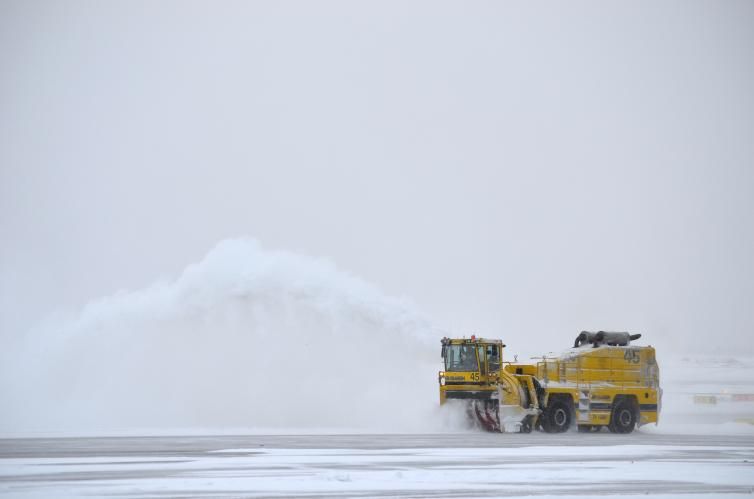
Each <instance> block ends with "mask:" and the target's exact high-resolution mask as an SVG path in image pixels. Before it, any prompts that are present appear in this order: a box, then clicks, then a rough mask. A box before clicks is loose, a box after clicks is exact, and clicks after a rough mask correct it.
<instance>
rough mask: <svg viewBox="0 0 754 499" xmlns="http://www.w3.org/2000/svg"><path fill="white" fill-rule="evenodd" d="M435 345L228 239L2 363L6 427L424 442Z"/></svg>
mask: <svg viewBox="0 0 754 499" xmlns="http://www.w3.org/2000/svg"><path fill="white" fill-rule="evenodd" d="M437 337H438V335H437V334H436V333H435V332H433V331H432V328H431V326H430V324H429V322H428V321H427V320H425V319H424V318H422V316H421V315H420V314H418V313H416V312H415V311H414V310H413V308H412V306H411V305H410V304H409V303H407V302H406V301H405V300H400V299H395V298H390V297H387V296H385V295H384V294H382V293H381V292H380V291H378V290H377V289H376V288H375V287H373V286H371V285H370V284H368V283H366V282H364V281H363V280H360V279H358V278H356V277H353V276H351V275H349V274H347V273H345V272H343V271H340V270H338V269H337V268H336V267H335V266H334V265H333V264H331V263H329V262H327V261H324V260H318V259H314V258H311V257H307V256H301V255H297V254H293V253H288V252H283V251H267V250H265V249H263V248H262V247H261V246H260V245H259V244H258V243H257V242H256V241H254V240H252V239H235V240H226V241H223V242H221V243H220V244H218V245H217V246H216V247H215V248H214V249H213V250H212V251H211V252H210V253H209V254H208V255H207V256H206V257H205V258H204V260H202V261H201V262H200V263H197V264H195V265H191V266H189V267H188V268H186V269H185V271H184V272H183V273H182V275H180V277H178V278H177V279H176V280H174V281H172V282H160V283H156V284H154V285H152V286H150V287H148V288H146V289H143V290H139V291H132V292H119V293H117V294H115V295H113V296H109V297H107V298H103V299H100V300H97V301H95V302H92V303H90V304H89V305H87V306H86V307H85V308H84V310H83V311H82V312H81V314H80V316H79V317H78V318H77V319H76V320H74V321H72V322H69V323H67V324H62V325H58V326H55V327H44V328H41V329H40V330H38V331H35V332H32V333H30V334H29V335H27V336H26V338H25V342H24V345H23V347H22V348H19V349H18V350H17V351H12V352H7V351H6V355H5V356H6V357H7V358H6V359H4V360H3V362H2V364H3V367H1V368H0V369H2V371H3V373H2V378H1V381H0V396H1V397H2V400H3V403H2V406H3V408H4V410H3V413H2V416H0V429H1V430H2V431H4V432H6V433H7V432H13V431H29V430H56V431H73V432H97V431H110V430H122V429H132V428H155V429H159V428H198V427H201V428H228V427H237V428H255V429H264V428H271V429H274V428H283V427H286V428H309V429H314V428H349V429H369V430H380V431H390V430H393V431H403V430H407V431H409V430H418V429H422V428H426V426H425V423H426V419H428V418H427V417H426V416H427V414H429V413H431V412H433V411H435V410H436V396H437V395H436V378H435V372H436V371H437V367H438V364H439V362H438V361H439V359H436V358H435V357H437V356H438V354H439V350H438V348H437V345H436V341H437ZM429 419H432V418H431V417H430V418H429Z"/></svg>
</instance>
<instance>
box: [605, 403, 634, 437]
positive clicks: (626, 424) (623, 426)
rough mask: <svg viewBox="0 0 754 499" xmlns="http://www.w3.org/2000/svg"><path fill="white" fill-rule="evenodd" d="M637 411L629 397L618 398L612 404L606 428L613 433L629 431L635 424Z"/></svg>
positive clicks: (632, 429)
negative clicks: (611, 411)
mask: <svg viewBox="0 0 754 499" xmlns="http://www.w3.org/2000/svg"><path fill="white" fill-rule="evenodd" d="M636 416H637V411H636V407H635V404H634V403H633V402H632V401H631V400H630V399H625V398H624V399H620V400H619V401H617V402H616V403H615V405H614V406H613V413H612V414H611V415H610V424H609V425H608V429H609V430H610V431H611V432H613V433H631V432H632V431H634V427H635V426H636Z"/></svg>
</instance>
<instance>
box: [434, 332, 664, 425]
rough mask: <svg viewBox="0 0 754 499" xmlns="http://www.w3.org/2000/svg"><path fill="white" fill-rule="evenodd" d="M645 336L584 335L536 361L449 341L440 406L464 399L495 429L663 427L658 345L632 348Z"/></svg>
mask: <svg viewBox="0 0 754 499" xmlns="http://www.w3.org/2000/svg"><path fill="white" fill-rule="evenodd" d="M640 336H641V335H640V334H634V335H631V334H629V333H623V332H620V333H616V332H606V331H598V332H589V331H583V332H581V334H579V335H578V336H577V337H576V341H575V342H574V346H573V348H570V349H568V350H566V351H564V352H563V353H562V354H560V355H558V356H554V357H546V356H545V357H542V358H541V360H538V361H537V362H536V363H535V364H520V363H515V362H504V361H503V349H504V348H505V345H504V344H503V342H502V341H501V340H497V339H485V338H477V337H476V336H471V338H468V339H466V338H463V339H451V338H443V339H442V358H443V361H444V363H445V370H444V371H440V372H439V375H438V381H439V384H440V404H441V405H442V404H445V403H446V402H447V401H449V400H459V401H462V403H463V404H464V405H465V408H466V413H467V415H468V417H469V418H470V419H471V420H472V421H474V422H476V424H478V425H480V426H481V427H482V428H484V429H486V430H488V431H498V432H505V431H520V432H530V431H531V430H532V429H534V428H537V429H540V430H543V431H546V432H549V433H560V432H564V431H566V430H568V429H569V428H570V427H571V426H572V425H573V424H576V426H577V427H578V430H579V431H582V432H592V431H600V430H601V429H602V428H603V427H607V428H608V429H609V430H610V431H611V432H613V433H630V432H632V431H633V430H634V428H635V427H636V426H637V425H638V426H641V425H645V424H648V423H657V422H658V420H659V413H660V399H661V396H662V390H661V389H660V386H659V383H660V371H659V367H658V365H657V361H656V358H655V350H654V348H652V347H651V346H635V345H632V344H631V341H634V340H636V339H638V338H639V337H640Z"/></svg>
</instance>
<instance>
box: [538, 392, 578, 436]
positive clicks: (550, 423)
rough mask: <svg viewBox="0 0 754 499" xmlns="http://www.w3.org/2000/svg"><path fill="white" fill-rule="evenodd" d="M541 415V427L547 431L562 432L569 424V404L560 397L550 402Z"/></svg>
mask: <svg viewBox="0 0 754 499" xmlns="http://www.w3.org/2000/svg"><path fill="white" fill-rule="evenodd" d="M543 416H544V420H543V421H542V427H543V428H544V430H545V431H546V432H547V433H563V432H564V431H566V430H568V428H569V427H570V426H571V406H570V405H569V404H568V403H567V402H566V401H564V400H563V399H561V398H557V399H555V400H553V401H552V402H550V404H549V405H548V406H547V410H546V411H545V413H544V415H543Z"/></svg>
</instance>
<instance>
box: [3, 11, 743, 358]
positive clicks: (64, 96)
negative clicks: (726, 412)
mask: <svg viewBox="0 0 754 499" xmlns="http://www.w3.org/2000/svg"><path fill="white" fill-rule="evenodd" d="M752 89H754V2H750V1H714V2H712V1H711V2H699V1H683V2H655V1H651V2H623V3H619V2H601V1H600V2H586V3H585V2H569V3H565V2H552V3H532V2H523V3H521V4H514V3H510V2H480V1H477V2H460V1H459V2H438V1H430V2H404V1H398V2H387V1H379V2H329V1H328V2H139V1H129V2H100V1H91V2H83V1H70V2H39V1H10V0H0V331H1V332H2V336H1V337H2V338H8V337H17V336H18V335H24V334H26V332H27V331H28V330H29V328H30V327H32V326H33V325H34V324H35V323H37V322H38V321H39V320H42V319H45V318H47V317H50V316H51V315H53V314H59V313H61V312H62V313H65V314H74V315H75V314H76V313H77V312H76V311H77V310H78V309H79V308H80V307H82V306H83V305H84V304H86V303H87V302H89V301H90V300H92V299H96V298H98V297H100V296H103V295H109V294H112V293H113V292H115V291H117V290H119V289H138V288H141V287H144V286H146V285H148V284H150V283H152V282H153V281H155V280H156V279H158V278H172V277H176V276H177V275H178V274H179V273H180V272H181V270H182V269H183V268H184V267H185V266H186V265H187V264H190V263H191V262H195V261H197V260H199V259H201V258H202V257H203V255H205V254H206V253H207V252H208V251H209V250H210V249H211V248H212V247H213V246H214V245H215V244H216V243H217V242H218V241H220V240H222V239H225V238H228V237H235V236H242V235H248V236H252V237H254V238H257V239H258V240H259V241H260V242H261V243H262V244H263V245H264V246H265V247H267V248H272V249H285V250H291V251H296V252H300V253H304V254H308V255H313V256H317V257H324V258H328V259H330V260H332V261H333V262H334V263H335V264H336V265H337V266H338V267H340V268H342V269H345V270H347V271H349V272H351V273H353V274H355V275H358V276H361V277H363V278H364V279H366V280H367V281H370V282H372V283H374V284H375V285H376V286H378V287H379V288H380V289H382V290H383V291H385V292H386V293H388V294H390V295H395V296H405V297H409V298H410V299H412V300H413V301H414V302H415V303H416V304H417V306H418V307H419V308H420V309H422V310H423V311H424V313H425V314H426V315H427V316H428V317H430V318H431V320H432V321H433V322H434V324H435V325H436V326H437V327H440V328H442V329H445V330H448V331H450V332H453V333H455V334H468V333H470V332H472V331H473V332H477V333H479V334H483V335H485V336H490V337H503V338H505V340H506V342H507V343H508V344H509V345H518V346H521V347H522V348H525V347H523V345H527V346H528V347H531V346H532V344H533V343H534V342H535V341H536V345H535V346H534V348H533V349H541V348H545V349H555V350H557V349H559V348H560V347H565V346H568V344H569V343H570V342H572V339H573V337H574V336H575V335H576V333H578V331H580V330H581V329H601V328H603V329H604V328H610V329H620V330H632V331H637V332H641V333H644V334H645V338H646V339H647V341H648V342H649V343H655V342H662V341H666V342H668V343H669V342H670V341H671V340H681V339H683V345H684V347H683V348H684V349H703V348H704V345H702V344H701V342H700V338H701V335H702V334H712V335H714V338H716V343H717V345H716V346H715V348H718V349H726V350H730V351H734V350H738V351H741V350H742V349H748V351H751V350H752V349H753V348H754V347H752V345H754V341H752V339H754V257H753V255H754V91H753V90H752ZM534 334H538V335H544V336H545V337H546V338H547V342H546V343H544V342H542V341H540V340H538V339H536V338H535V337H534V336H533V335H534ZM723 335H724V336H725V337H726V338H728V339H727V340H725V342H724V344H723V345H722V346H721V345H720V344H719V338H721V337H722V336H723ZM684 338H685V339H684Z"/></svg>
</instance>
